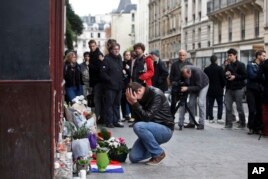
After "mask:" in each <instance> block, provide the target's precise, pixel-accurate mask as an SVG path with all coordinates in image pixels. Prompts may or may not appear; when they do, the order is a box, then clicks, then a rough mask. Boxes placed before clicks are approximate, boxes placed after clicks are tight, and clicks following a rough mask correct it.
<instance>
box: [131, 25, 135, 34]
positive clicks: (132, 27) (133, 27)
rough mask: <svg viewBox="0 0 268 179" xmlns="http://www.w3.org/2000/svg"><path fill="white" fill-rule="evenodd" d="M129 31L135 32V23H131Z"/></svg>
mask: <svg viewBox="0 0 268 179" xmlns="http://www.w3.org/2000/svg"><path fill="white" fill-rule="evenodd" d="M131 33H135V25H134V24H132V25H131Z"/></svg>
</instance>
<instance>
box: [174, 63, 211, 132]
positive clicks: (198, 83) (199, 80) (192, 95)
mask: <svg viewBox="0 0 268 179" xmlns="http://www.w3.org/2000/svg"><path fill="white" fill-rule="evenodd" d="M181 75H182V78H183V79H184V81H185V82H186V84H187V85H186V86H182V87H181V92H184V93H189V109H190V111H191V112H192V114H195V106H196V101H197V98H198V106H199V125H198V126H197V129H198V130H203V129H204V127H205V117H206V100H207V91H208V87H209V79H208V77H207V75H206V74H205V73H204V72H203V71H202V70H201V69H200V68H198V67H194V66H192V65H186V66H184V67H183V68H182V69H181ZM179 110H180V111H179V127H180V130H181V129H182V126H183V123H184V115H185V107H184V106H182V107H180V109H179ZM189 121H190V122H189V124H187V125H186V126H184V127H185V128H195V124H194V122H193V120H192V119H191V117H189Z"/></svg>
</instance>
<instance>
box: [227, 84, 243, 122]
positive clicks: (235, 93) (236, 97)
mask: <svg viewBox="0 0 268 179" xmlns="http://www.w3.org/2000/svg"><path fill="white" fill-rule="evenodd" d="M243 94H244V91H243V90H242V89H240V90H229V89H227V90H226V92H225V107H226V121H225V125H226V126H232V119H233V117H232V110H233V103H234V102H235V103H236V109H237V112H238V116H239V122H240V124H242V125H245V112H244V108H243V101H242V99H243Z"/></svg>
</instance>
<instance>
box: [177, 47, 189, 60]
mask: <svg viewBox="0 0 268 179" xmlns="http://www.w3.org/2000/svg"><path fill="white" fill-rule="evenodd" d="M186 58H187V52H186V51H185V50H184V49H181V50H180V51H179V60H180V61H181V62H185V60H186Z"/></svg>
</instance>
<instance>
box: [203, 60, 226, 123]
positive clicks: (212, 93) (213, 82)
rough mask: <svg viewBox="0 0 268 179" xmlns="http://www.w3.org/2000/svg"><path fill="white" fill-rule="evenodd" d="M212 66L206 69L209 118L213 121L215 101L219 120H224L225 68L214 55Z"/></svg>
mask: <svg viewBox="0 0 268 179" xmlns="http://www.w3.org/2000/svg"><path fill="white" fill-rule="evenodd" d="M210 61H211V65H209V66H208V67H206V68H205V70H204V72H205V73H206V75H207V76H208V78H209V87H208V93H207V97H208V110H207V111H208V117H209V120H213V119H214V117H213V106H214V102H215V100H216V101H217V104H218V115H217V117H218V118H217V119H218V120H219V119H222V110H223V88H224V86H225V77H224V71H223V68H222V67H220V66H219V65H218V64H217V56H215V55H212V56H211V57H210Z"/></svg>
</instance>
